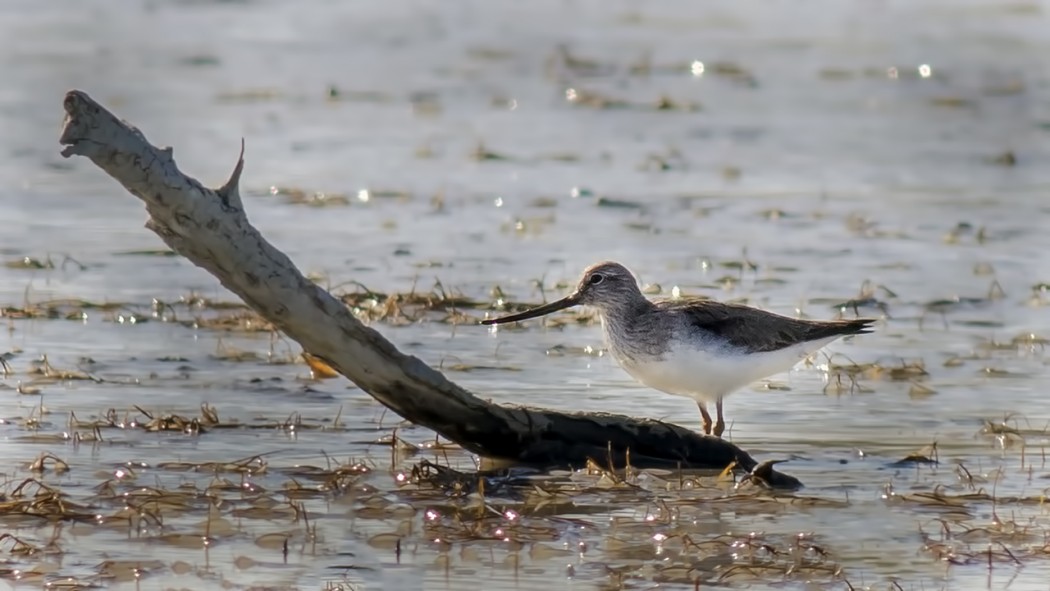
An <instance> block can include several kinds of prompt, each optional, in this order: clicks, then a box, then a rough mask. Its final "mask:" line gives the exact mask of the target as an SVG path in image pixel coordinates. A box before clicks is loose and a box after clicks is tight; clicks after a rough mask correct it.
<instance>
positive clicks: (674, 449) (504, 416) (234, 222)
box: [60, 90, 801, 488]
mask: <svg viewBox="0 0 1050 591" xmlns="http://www.w3.org/2000/svg"><path fill="white" fill-rule="evenodd" d="M64 106H65V111H66V119H65V122H64V125H63V129H62V135H61V138H60V142H61V143H62V144H63V145H64V146H66V147H65V148H64V149H63V150H62V155H63V156H65V157H70V156H74V155H78V156H86V157H87V158H90V159H91V161H92V162H94V163H95V164H96V165H97V166H98V167H99V168H101V169H102V170H103V171H105V172H106V173H107V174H109V175H110V176H111V177H113V178H114V179H116V180H117V181H118V182H119V183H120V184H121V185H123V186H124V188H125V189H127V190H128V191H129V192H130V193H131V194H133V195H135V196H136V197H138V198H139V199H141V200H142V201H143V202H144V203H145V204H146V210H147V211H148V213H149V216H150V219H149V221H147V223H146V227H147V228H149V229H150V230H152V231H153V232H155V233H157V235H159V236H160V238H161V239H162V240H163V241H164V242H165V243H167V244H168V245H169V246H170V247H171V248H172V249H173V250H174V251H175V252H178V253H179V254H181V255H182V256H184V257H186V258H187V259H189V260H190V261H192V262H193V263H194V264H196V265H198V266H200V267H202V268H204V269H205V270H207V271H208V272H209V273H211V274H212V275H214V276H215V277H217V278H218V279H219V281H221V282H222V284H223V285H224V286H225V287H226V288H227V289H229V290H230V291H231V292H233V293H234V294H236V295H237V296H238V297H240V298H241V299H242V300H244V302H245V303H246V304H248V305H249V306H251V307H252V308H253V309H254V310H255V311H256V312H258V313H259V314H260V315H262V316H263V317H264V318H266V319H267V320H269V321H270V322H272V323H273V324H274V325H275V326H276V327H277V328H279V329H280V330H281V331H282V332H284V333H285V334H286V335H288V337H289V338H291V339H292V340H294V341H296V342H298V343H299V344H300V345H302V347H303V350H305V351H307V352H309V353H311V354H313V355H316V356H318V357H320V358H322V359H324V360H325V361H327V362H328V363H329V364H330V365H331V366H332V367H333V368H335V369H336V370H337V371H338V372H339V373H341V374H342V375H344V376H346V377H347V378H349V379H350V380H351V381H352V382H354V383H355V384H357V386H359V387H360V388H361V389H362V390H364V391H365V392H367V393H368V394H370V395H371V396H373V397H374V398H375V399H376V400H378V401H379V402H380V403H382V404H383V405H385V406H386V407H388V408H389V409H390V410H392V411H394V412H395V413H397V414H398V415H400V416H402V417H404V418H405V419H407V420H409V421H411V422H413V423H415V424H418V425H421V426H424V427H427V428H429V429H432V430H434V431H436V432H437V433H439V434H440V435H442V436H443V437H446V438H448V439H449V440H451V441H453V442H455V443H457V444H459V445H461V446H463V447H464V448H465V449H467V450H469V451H471V452H473V453H477V454H479V455H482V456H487V457H490V458H495V459H501V460H509V461H513V462H518V463H523V464H530V465H542V466H562V467H565V466H573V467H580V466H583V465H584V464H585V463H586V461H587V460H588V459H593V460H595V461H596V462H598V463H599V464H600V465H603V466H604V465H606V464H607V462H608V461H610V460H611V461H612V462H613V463H614V464H615V465H616V466H618V467H622V466H623V465H624V463H625V461H626V460H627V455H628V453H629V457H630V462H631V464H632V465H633V466H635V467H657V466H659V467H672V468H673V467H678V466H680V467H682V468H684V469H698V468H701V469H703V468H706V469H712V468H713V469H722V468H725V467H726V466H727V465H729V463H730V462H733V461H735V462H736V463H737V466H738V467H739V469H742V470H746V471H751V470H753V469H754V468H755V467H756V466H757V465H758V463H757V462H756V461H755V460H754V459H753V458H752V457H751V456H750V455H748V454H747V453H746V452H745V451H743V450H741V449H740V448H738V447H737V446H735V445H733V444H732V443H729V442H728V441H724V440H721V439H717V438H713V437H706V436H703V435H699V434H698V433H695V432H693V431H691V430H688V429H685V428H683V427H679V426H677V425H672V424H668V423H663V422H660V421H653V420H640V419H635V418H631V417H626V416H619V415H612V414H605V413H563V412H556V411H552V410H544V409H536V408H527V407H519V406H504V405H498V404H492V403H489V402H486V401H484V400H481V399H480V398H478V397H476V396H474V395H473V394H471V393H470V392H468V391H466V390H464V389H463V388H461V387H459V386H457V385H456V384H454V383H452V382H451V381H449V380H448V379H447V378H445V376H444V375H443V374H442V373H441V372H439V371H437V370H435V369H433V368H431V367H430V366H428V365H427V364H426V363H424V362H423V361H421V360H420V359H418V358H416V357H412V356H409V355H405V354H403V353H401V352H400V351H398V350H397V348H396V347H394V345H393V344H391V343H390V342H389V341H387V340H386V339H385V338H383V336H382V335H380V334H379V332H377V331H376V330H374V329H372V328H370V327H367V326H365V325H363V324H362V323H361V322H360V321H358V320H357V319H356V318H355V317H354V316H353V314H351V312H350V310H349V309H348V308H347V307H346V306H345V305H344V304H343V303H342V302H340V301H339V300H338V299H336V298H335V297H334V296H332V295H331V294H329V293H328V292H327V291H325V290H324V289H322V288H321V287H320V286H318V285H316V284H315V283H313V282H312V281H309V280H308V279H306V278H305V277H304V276H303V274H302V273H300V272H299V270H298V269H297V268H296V267H295V265H294V264H293V263H292V261H291V260H290V259H289V258H288V257H287V256H286V255H285V254H284V253H283V252H281V251H279V250H277V249H276V248H275V247H274V246H272V245H271V244H270V243H269V242H267V241H266V239H265V238H263V236H262V235H261V234H260V233H259V232H258V230H256V229H255V228H254V227H253V226H252V225H251V223H249V221H248V217H247V214H246V212H245V210H244V205H243V203H242V201H241V197H240V194H239V191H238V185H239V180H240V176H241V172H242V171H243V168H244V146H243V143H242V146H241V157H240V158H238V161H237V165H236V167H235V168H234V170H233V174H232V175H231V176H230V179H229V181H227V182H226V184H225V185H223V186H222V187H220V188H218V189H209V188H206V187H204V186H203V185H201V183H199V182H198V181H197V180H195V179H193V178H191V177H189V176H187V175H185V174H183V173H182V172H180V171H179V169H178V167H177V166H176V165H175V160H174V158H173V151H172V149H171V148H157V147H155V146H153V145H151V144H150V143H149V142H148V141H147V140H146V138H145V136H144V135H143V134H142V133H141V132H140V131H139V130H138V129H136V128H135V127H133V126H131V125H129V124H128V123H126V122H124V121H122V120H120V119H118V118H117V117H116V116H114V115H113V114H112V113H110V112H109V111H108V110H106V109H105V108H103V107H102V106H101V105H99V104H98V103H97V102H95V101H94V100H93V99H92V98H91V97H89V96H88V95H87V94H86V93H84V92H81V91H77V90H73V91H70V92H69V93H67V94H66V97H65V102H64ZM765 464H766V465H765V466H764V469H763V470H762V472H763V473H764V480H766V481H767V482H768V483H769V484H772V485H774V486H777V487H785V488H797V487H799V486H801V484H800V483H799V481H798V480H797V479H795V478H793V477H791V476H787V475H784V474H782V473H779V472H776V471H775V470H772V469H771V466H769V465H768V463H765ZM767 474H768V475H767Z"/></svg>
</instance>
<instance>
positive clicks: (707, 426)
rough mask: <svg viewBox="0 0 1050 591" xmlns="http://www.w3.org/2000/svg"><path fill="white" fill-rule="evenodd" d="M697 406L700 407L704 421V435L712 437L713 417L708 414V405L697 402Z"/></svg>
mask: <svg viewBox="0 0 1050 591" xmlns="http://www.w3.org/2000/svg"><path fill="white" fill-rule="evenodd" d="M696 405H697V406H699V407H700V418H701V419H702V421H703V426H704V435H710V434H711V415H709V414H707V405H706V404H704V403H703V402H700V401H699V400H698V401H697V402H696Z"/></svg>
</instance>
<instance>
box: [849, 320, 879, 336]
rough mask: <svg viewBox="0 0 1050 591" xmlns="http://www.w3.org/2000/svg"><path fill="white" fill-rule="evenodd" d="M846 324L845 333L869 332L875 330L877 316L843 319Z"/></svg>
mask: <svg viewBox="0 0 1050 591" xmlns="http://www.w3.org/2000/svg"><path fill="white" fill-rule="evenodd" d="M843 322H844V323H845V324H846V328H847V329H849V333H847V334H871V333H873V332H875V326H874V325H875V323H876V322H878V319H877V318H853V319H850V320H844V321H843Z"/></svg>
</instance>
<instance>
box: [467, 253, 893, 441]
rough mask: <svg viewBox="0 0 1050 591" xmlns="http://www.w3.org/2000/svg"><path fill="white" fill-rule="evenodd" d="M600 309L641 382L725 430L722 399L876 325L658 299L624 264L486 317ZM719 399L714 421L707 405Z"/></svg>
mask: <svg viewBox="0 0 1050 591" xmlns="http://www.w3.org/2000/svg"><path fill="white" fill-rule="evenodd" d="M578 305H584V306H593V307H595V308H597V309H598V313H599V316H600V317H601V322H602V331H603V332H604V333H605V341H606V343H607V345H608V347H609V351H610V352H611V353H612V356H613V357H614V358H615V359H616V361H617V363H619V364H620V367H622V368H623V369H624V370H626V371H627V373H629V374H630V375H631V376H632V377H633V378H634V379H636V380H638V381H639V382H641V383H642V384H644V385H646V386H649V387H650V388H654V389H656V390H660V391H662V392H666V393H668V394H675V395H678V396H685V397H688V398H692V399H694V400H696V402H697V405H698V406H699V407H700V416H701V417H702V419H703V428H704V433H705V434H707V435H710V434H712V433H713V434H714V435H715V436H717V437H721V436H722V432H723V431H725V419H724V418H723V415H722V399H723V398H725V397H726V396H728V395H729V394H732V393H733V392H734V391H736V390H738V389H740V388H743V387H744V386H746V385H748V384H750V383H752V382H755V381H757V380H760V379H762V378H765V377H768V376H771V375H773V374H777V373H780V372H783V371H787V370H789V369H791V368H792V367H794V366H795V364H797V363H798V362H799V361H801V360H802V359H805V358H806V357H808V356H809V355H810V354H812V353H813V352H815V351H817V350H819V349H820V348H821V347H823V346H824V345H827V344H828V343H831V342H832V341H834V340H836V339H838V338H841V337H844V336H846V335H853V334H863V333H867V332H871V324H872V323H873V322H875V321H874V320H873V319H870V318H857V319H850V320H801V319H798V318H789V317H787V316H781V315H779V314H774V313H772V312H766V311H765V310H759V309H757V308H751V307H749V306H743V305H739V304H724V303H720V302H715V301H711V300H704V299H696V298H680V299H673V300H663V301H657V302H652V301H650V300H649V299H648V298H646V297H645V295H643V294H642V290H641V289H640V288H639V287H638V282H637V280H636V279H635V278H634V275H632V274H631V272H630V271H629V270H628V269H627V268H626V267H624V266H623V265H621V264H619V263H615V262H603V263H598V264H596V265H592V266H590V267H589V268H588V269H587V270H586V271H584V273H583V277H582V278H581V279H580V282H579V285H577V287H576V290H575V291H573V292H572V293H571V294H570V295H568V296H567V297H564V298H562V299H560V300H558V301H556V302H551V303H549V304H546V305H544V306H540V307H538V308H533V309H531V310H527V311H525V312H521V313H519V314H511V315H509V316H503V317H501V318H493V319H489V320H484V321H482V324H486V325H491V324H503V323H507V322H516V321H518V320H526V319H528V318H536V317H537V316H543V315H546V314H550V313H551V312H556V311H558V310H563V309H565V308H569V307H572V306H578ZM710 402H714V404H715V409H716V411H717V420H716V421H715V422H714V423H713V424H712V421H711V415H710V414H708V412H707V404H708V403H710Z"/></svg>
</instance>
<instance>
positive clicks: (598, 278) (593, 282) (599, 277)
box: [589, 273, 605, 285]
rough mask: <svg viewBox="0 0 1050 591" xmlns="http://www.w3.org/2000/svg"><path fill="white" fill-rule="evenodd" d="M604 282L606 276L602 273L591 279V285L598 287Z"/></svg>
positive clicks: (594, 275)
mask: <svg viewBox="0 0 1050 591" xmlns="http://www.w3.org/2000/svg"><path fill="white" fill-rule="evenodd" d="M602 281H605V275H602V274H601V273H595V274H593V275H591V279H590V281H589V283H590V284H591V285H598V284H599V283H601V282H602Z"/></svg>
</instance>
